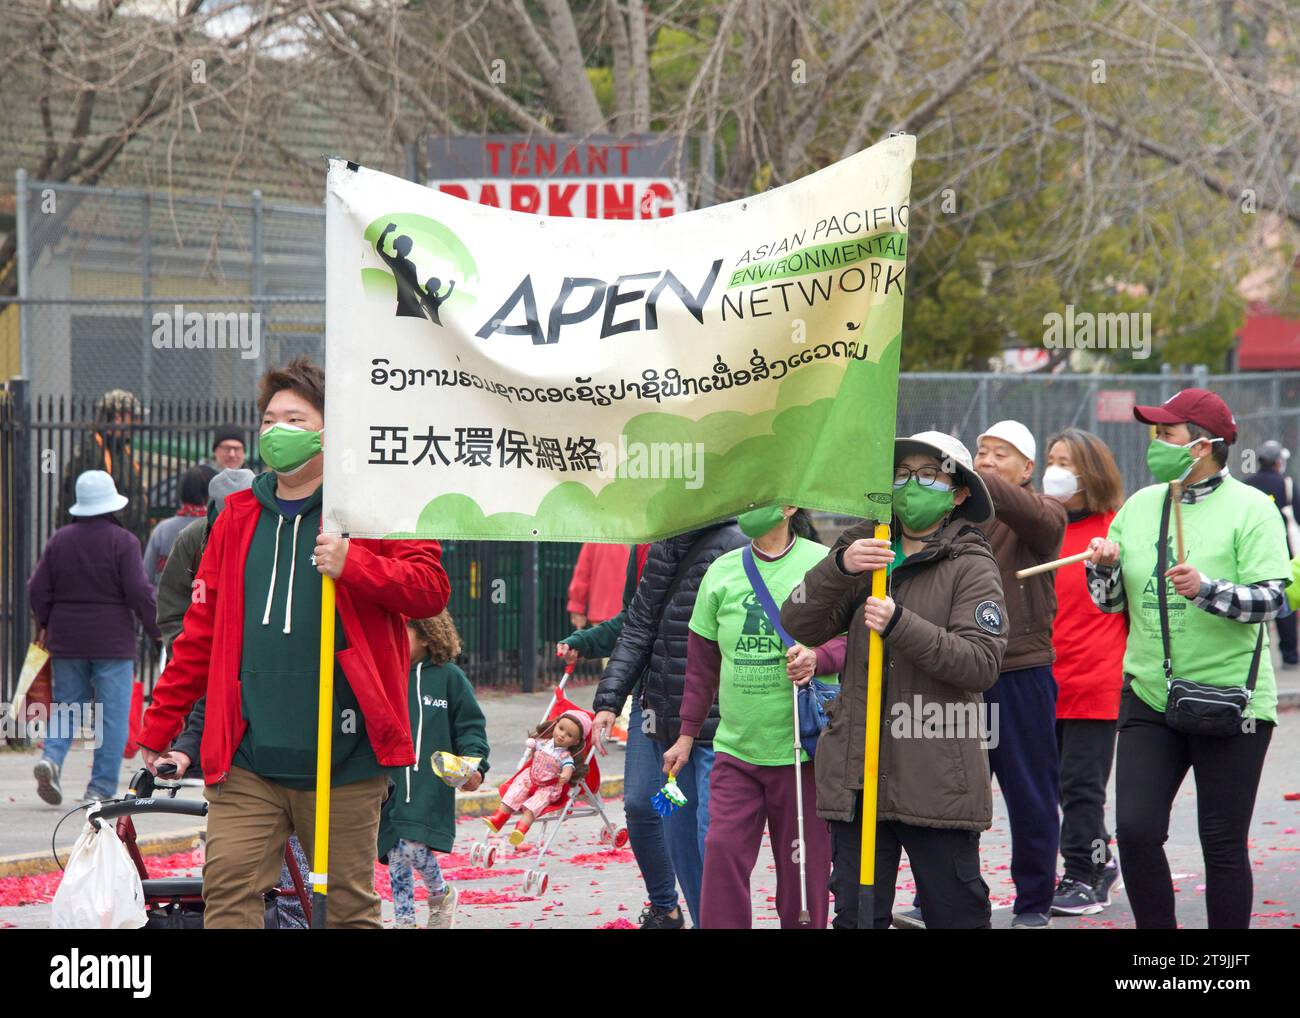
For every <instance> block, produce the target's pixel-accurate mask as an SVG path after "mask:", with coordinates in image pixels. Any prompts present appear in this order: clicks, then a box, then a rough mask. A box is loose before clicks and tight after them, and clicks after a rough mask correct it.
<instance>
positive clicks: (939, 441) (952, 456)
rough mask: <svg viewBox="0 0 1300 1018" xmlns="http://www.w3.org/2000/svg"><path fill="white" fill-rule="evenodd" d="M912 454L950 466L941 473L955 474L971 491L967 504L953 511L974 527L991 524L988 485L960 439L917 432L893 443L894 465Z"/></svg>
mask: <svg viewBox="0 0 1300 1018" xmlns="http://www.w3.org/2000/svg"><path fill="white" fill-rule="evenodd" d="M913 453H921V454H922V455H923V456H933V457H934V458H935V459H937V460H938V461H939V462H940V463H944V462H945V461H947V462H949V463H951V464H952V467H953V469H952V470H951V471H948V470H946V469H945V471H944V472H945V473H954V474H956V475H957V480H958V483H960V484H961V485H963V486H964V487H966V489H967V490H968V491H969V492H970V494H969V495H967V496H966V501H965V502H963V503H962V504H961V505H959V506H958V507H957V508H956V509H955V510H953V511H954V513H956V514H960V515H962V516H965V517H966V518H967V519H968V520H970V521H971V522H972V523H974V524H975V525H976V526H983V525H984V524H986V523H991V522H992V521H993V499H992V498H990V497H989V489H988V486H987V485H986V484H985V483H984V478H982V477H980V475H979V474H977V473H976V472H975V468H974V467H973V466H972V464H971V457H970V450H969V449H967V448H966V446H964V445H963V444H962V443H961V441H960V440H959V439H956V438H953V437H952V436H951V435H945V434H944V433H943V432H942V431H918V432H917V433H916V434H915V435H912V436H910V437H909V438H897V439H895V440H894V462H895V463H897V462H898V461H899V460H901V459H903V458H904V457H905V456H911V455H912V454H913Z"/></svg>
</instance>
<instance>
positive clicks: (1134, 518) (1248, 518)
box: [1109, 477, 1291, 721]
mask: <svg viewBox="0 0 1300 1018" xmlns="http://www.w3.org/2000/svg"><path fill="white" fill-rule="evenodd" d="M1168 490H1169V488H1168V486H1167V485H1164V484H1155V485H1151V486H1150V487H1147V488H1143V489H1142V490H1141V491H1138V492H1136V493H1135V494H1134V495H1133V496H1132V497H1131V498H1129V500H1128V501H1127V502H1125V503H1124V505H1123V507H1122V508H1121V509H1120V511H1119V512H1118V513H1116V515H1115V519H1114V520H1112V521H1111V525H1110V534H1109V537H1110V539H1111V540H1112V541H1114V542H1115V543H1117V544H1118V545H1119V546H1120V572H1121V575H1122V576H1123V582H1124V594H1125V597H1126V598H1127V600H1128V614H1129V636H1128V646H1127V648H1126V650H1125V652H1124V671H1125V672H1127V673H1128V674H1130V675H1132V676H1133V692H1134V693H1136V694H1137V696H1138V697H1139V698H1140V699H1141V700H1142V701H1143V702H1144V703H1146V704H1147V705H1148V706H1150V707H1151V708H1153V709H1154V710H1158V711H1163V710H1164V709H1165V697H1166V689H1165V673H1164V651H1163V649H1162V644H1161V639H1160V601H1159V590H1160V588H1159V587H1157V586H1156V583H1157V576H1156V561H1157V560H1156V555H1157V552H1158V550H1159V549H1158V544H1159V537H1160V513H1161V509H1162V507H1163V505H1164V500H1165V498H1166V493H1167V492H1168ZM1180 508H1181V510H1182V517H1183V546H1184V549H1185V554H1186V561H1187V562H1188V563H1189V564H1190V565H1193V566H1195V567H1196V568H1197V569H1198V570H1200V571H1201V573H1203V574H1204V575H1205V576H1207V577H1209V578H1210V579H1211V580H1228V581H1229V582H1231V583H1235V584H1248V583H1262V582H1264V581H1265V580H1289V579H1290V576H1291V568H1290V560H1289V558H1288V555H1287V547H1286V530H1285V528H1284V526H1283V523H1282V517H1281V516H1280V515H1279V514H1278V511H1277V506H1275V505H1274V504H1273V502H1272V500H1270V499H1269V497H1268V496H1267V495H1265V494H1263V493H1262V492H1260V491H1257V490H1256V489H1255V488H1252V487H1250V486H1249V485H1245V484H1242V483H1241V482H1240V481H1238V480H1235V479H1234V478H1232V477H1226V478H1224V480H1223V483H1222V484H1220V485H1219V486H1218V487H1217V488H1216V489H1215V490H1214V491H1213V492H1211V493H1210V494H1209V495H1207V496H1206V497H1205V498H1203V499H1201V500H1200V501H1199V502H1195V503H1192V504H1190V505H1188V504H1183V505H1182V506H1180ZM1176 555H1177V552H1176V547H1175V538H1174V521H1173V514H1172V513H1171V514H1170V520H1169V538H1168V551H1167V556H1168V566H1173V564H1174V563H1175V562H1176V561H1177V558H1176ZM1167 568H1168V567H1167ZM1164 582H1165V584H1166V585H1167V586H1166V592H1167V595H1168V597H1167V605H1168V614H1169V646H1170V656H1171V659H1172V661H1173V670H1174V676H1175V677H1176V678H1180V679H1188V680H1190V681H1192V682H1203V683H1205V684H1206V685H1209V686H1220V687H1224V688H1226V687H1229V686H1244V685H1245V684H1246V679H1247V677H1248V676H1249V673H1250V659H1251V656H1252V655H1253V654H1254V651H1255V641H1256V640H1257V639H1258V637H1259V626H1258V625H1251V624H1247V623H1242V622H1238V621H1236V620H1234V619H1228V618H1224V617H1223V616H1221V615H1212V614H1210V613H1209V612H1207V611H1205V610H1204V609H1202V608H1198V607H1197V606H1196V605H1195V604H1193V603H1192V602H1191V601H1190V600H1188V599H1187V598H1185V597H1182V596H1181V595H1180V594H1178V593H1176V592H1175V591H1174V587H1173V584H1172V583H1171V582H1169V581H1168V580H1165V581H1164ZM1246 714H1247V717H1253V718H1255V719H1256V720H1259V721H1276V720H1277V684H1276V682H1275V681H1274V678H1273V662H1272V659H1271V657H1270V656H1269V652H1268V627H1267V625H1265V627H1264V648H1263V651H1262V652H1261V654H1260V658H1259V677H1258V679H1257V680H1256V683H1255V695H1254V698H1253V700H1252V701H1251V705H1250V708H1249V709H1248V710H1247V712H1246Z"/></svg>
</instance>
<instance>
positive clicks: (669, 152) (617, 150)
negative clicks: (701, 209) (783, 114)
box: [428, 134, 687, 219]
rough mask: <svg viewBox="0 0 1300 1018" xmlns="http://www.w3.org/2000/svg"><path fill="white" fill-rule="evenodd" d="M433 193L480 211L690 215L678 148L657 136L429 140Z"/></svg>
mask: <svg viewBox="0 0 1300 1018" xmlns="http://www.w3.org/2000/svg"><path fill="white" fill-rule="evenodd" d="M428 156H429V180H428V185H429V186H430V187H432V188H436V189H437V190H439V191H442V192H443V193H444V194H450V195H454V196H456V197H457V198H465V199H467V200H468V201H472V202H477V203H478V204H480V205H491V206H493V207H494V208H499V209H509V210H510V211H512V212H535V213H538V214H539V215H544V216H565V217H569V218H575V219H662V218H664V217H666V216H672V215H676V214H678V213H681V212H685V211H686V210H687V204H686V183H685V181H684V180H683V179H682V172H681V165H680V160H679V158H678V156H677V153H676V143H675V142H674V141H673V140H672V139H661V138H658V137H655V136H632V137H613V136H610V135H592V136H587V137H582V138H578V137H557V136H549V137H548V136H536V135H534V136H529V135H514V134H497V135H482V136H477V137H463V136H460V137H437V138H430V139H429V148H428Z"/></svg>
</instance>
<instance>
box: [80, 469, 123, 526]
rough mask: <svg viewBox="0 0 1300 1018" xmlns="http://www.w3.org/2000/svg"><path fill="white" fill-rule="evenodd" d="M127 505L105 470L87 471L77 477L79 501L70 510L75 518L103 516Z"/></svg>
mask: <svg viewBox="0 0 1300 1018" xmlns="http://www.w3.org/2000/svg"><path fill="white" fill-rule="evenodd" d="M126 503H127V498H126V496H125V495H119V494H118V493H117V487H116V486H115V485H114V484H113V478H112V477H110V476H109V475H108V474H106V473H105V472H104V471H103V470H87V471H86V472H85V473H84V474H80V475H78V477H77V501H76V502H75V503H74V504H73V506H72V507H71V508H70V509H69V510H68V512H70V513H71V514H72V515H73V516H103V515H104V514H105V513H115V512H117V511H118V510H119V509H121V508H123V507H124V506H125V505H126Z"/></svg>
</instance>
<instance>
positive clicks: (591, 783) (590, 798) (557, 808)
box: [469, 665, 627, 895]
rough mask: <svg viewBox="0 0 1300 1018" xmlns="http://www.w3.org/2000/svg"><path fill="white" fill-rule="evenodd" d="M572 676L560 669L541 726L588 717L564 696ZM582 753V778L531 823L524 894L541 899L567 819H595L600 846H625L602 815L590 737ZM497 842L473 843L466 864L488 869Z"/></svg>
mask: <svg viewBox="0 0 1300 1018" xmlns="http://www.w3.org/2000/svg"><path fill="white" fill-rule="evenodd" d="M572 674H573V666H572V665H569V666H568V667H566V668H565V669H564V678H563V679H561V680H560V684H559V686H557V687H556V690H555V694H554V695H553V696H552V697H551V705H550V707H548V708H547V711H546V713H545V714H544V715H543V717H542V720H543V721H544V722H545V721H550V720H551V719H552V718H558V717H559V716H560V715H561V714H566V713H576V714H585V715H586V716H587V717H588V718H590V717H592V713H591V711H589V710H583V709H582V708H581V707H579V706H578V705H577V704H575V703H573V702H572V701H571V700H569V699H568V698H567V697H566V696H565V695H564V687H565V685H566V684H567V683H568V681H569V676H570V675H572ZM582 751H583V753H584V754H585V759H586V763H587V773H586V775H585V776H584V777H583V778H581V779H580V780H576V781H571V782H569V784H567V785H566V786H565V787H564V790H563V792H562V793H561V795H560V798H559V799H557V800H556V801H555V802H553V803H551V804H549V805H548V806H545V807H543V809H542V810H541V812H539V813H538V814H537V819H536V820H535V821H534V826H538V825H540V826H541V828H542V844H541V847H540V848H539V849H538V851H537V862H536V864H535V866H534V867H532V868H530V869H529V870H528V872H527V873H526V874H525V875H524V893H525V894H535V895H542V894H545V893H546V886H547V883H548V880H547V874H546V872H545V871H544V870H543V869H542V867H543V866H545V865H546V853H547V852H548V851H549V850H550V847H551V843H552V842H553V841H554V840H555V836H556V835H557V834H558V833H559V832H560V827H561V826H562V825H563V824H564V821H565V820H567V819H568V818H570V817H590V816H598V817H600V821H601V824H602V827H601V831H600V840H601V843H602V844H607V845H612V846H613V847H615V848H622V847H623V846H624V845H626V844H627V828H626V827H615V826H614V824H613V823H612V822H611V821H610V819H609V816H608V815H607V814H606V813H605V804H604V803H603V802H601V799H600V767H599V765H598V764H597V763H596V747H595V745H594V743H593V741H592V737H591V736H588V737H587V741H586V742H585V743H584V745H583V747H582ZM527 757H528V754H527V753H526V752H525V753H524V755H523V756H522V757H521V758H520V760H519V765H518V767H517V768H516V769H515V772H514V773H513V774H512V775H511V776H510V777H509V778H507V779H506V780H505V781H503V782H502V783H501V786H500V788H499V789H498V792H499V793H500V794H501V795H502V796H504V795H505V794H506V790H507V789H508V788H509V787H510V785H511V782H513V781H514V780H515V779H516V778H518V777H519V775H521V774H523V773H524V772H525V771H526V770H527V769H528V767H529V763H528V759H527ZM498 840H499V839H498V838H496V837H490V838H489V840H488V841H487V842H477V843H476V844H475V845H474V846H473V848H471V849H470V854H469V856H470V861H471V862H472V863H473V864H474V865H476V866H477V865H480V864H481V865H483V866H488V867H490V866H492V865H493V864H494V863H495V862H496V858H497V841H498Z"/></svg>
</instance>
